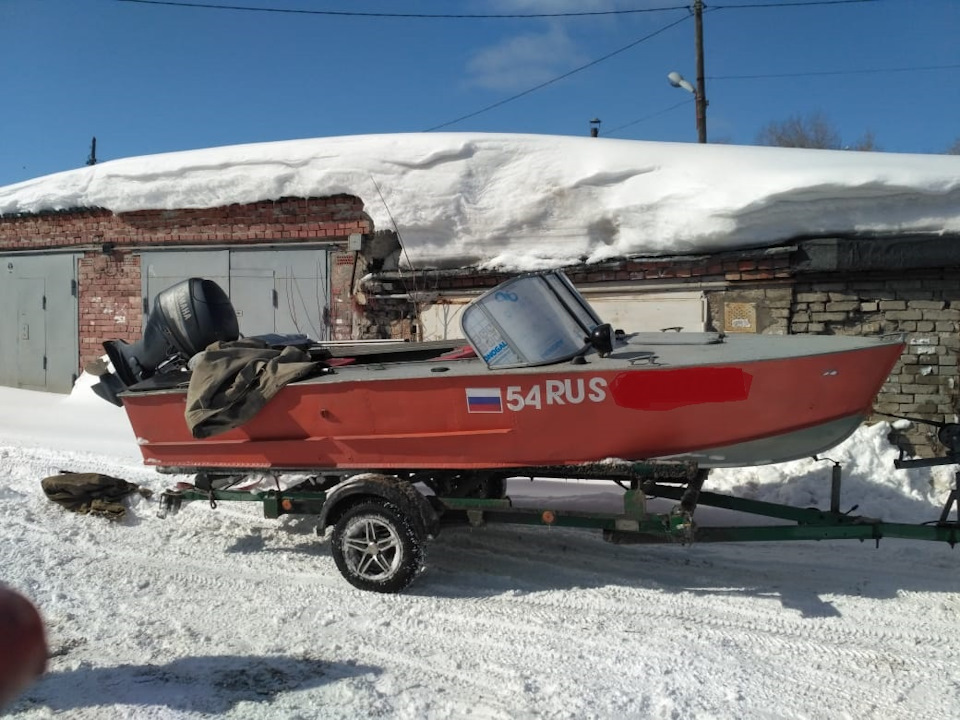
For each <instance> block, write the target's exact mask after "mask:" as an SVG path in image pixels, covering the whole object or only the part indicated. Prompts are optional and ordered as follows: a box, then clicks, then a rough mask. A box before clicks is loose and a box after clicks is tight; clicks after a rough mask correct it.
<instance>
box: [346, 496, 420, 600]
mask: <svg viewBox="0 0 960 720" xmlns="http://www.w3.org/2000/svg"><path fill="white" fill-rule="evenodd" d="M331 548H332V551H333V559H334V562H336V563H337V569H339V570H340V574H341V575H343V577H344V578H346V580H347V582H349V583H350V584H351V585H353V586H354V587H357V588H360V589H361V590H371V591H373V592H382V593H395V592H400V591H401V590H403V589H404V588H406V587H407V586H408V585H409V584H410V583H411V582H413V580H414V578H415V577H416V576H417V573H419V572H420V570H421V568H422V567H423V538H422V537H420V534H419V533H418V532H417V530H416V529H415V526H414V525H413V523H411V522H410V520H409V519H408V518H407V517H406V516H405V515H404V514H403V512H402V511H401V510H400V509H399V508H398V507H397V506H396V505H394V504H393V503H390V502H387V501H385V500H381V499H371V500H368V501H366V502H362V503H359V504H358V505H355V506H354V507H352V508H350V509H349V510H347V511H346V512H345V513H344V514H343V516H342V517H341V518H340V519H339V520H337V522H336V524H335V525H334V526H333V537H332V540H331Z"/></svg>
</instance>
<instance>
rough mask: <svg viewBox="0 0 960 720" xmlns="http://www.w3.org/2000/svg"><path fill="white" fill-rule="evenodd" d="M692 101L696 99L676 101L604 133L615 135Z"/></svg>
mask: <svg viewBox="0 0 960 720" xmlns="http://www.w3.org/2000/svg"><path fill="white" fill-rule="evenodd" d="M692 102H694V99H693V98H687V99H686V100H681V101H680V102H678V103H675V104H673V105H671V106H670V107H668V108H664V109H663V110H658V111H657V112H655V113H651V114H649V115H644V116H643V117H642V118H637V119H636V120H631V121H630V122H628V123H624V124H623V125H618V126H617V127H615V128H612V129H611V130H607V131H606V132H605V133H604V135H605V136H610V135H613V134H614V133H615V132H619V131H620V130H625V129H626V128H628V127H632V126H634V125H636V124H638V123H642V122H645V121H647V120H652V119H653V118H655V117H659V116H660V115H666V114H667V113H668V112H671V111H672V110H676V109H677V108H678V107H683V106H684V105H689V104H690V103H692Z"/></svg>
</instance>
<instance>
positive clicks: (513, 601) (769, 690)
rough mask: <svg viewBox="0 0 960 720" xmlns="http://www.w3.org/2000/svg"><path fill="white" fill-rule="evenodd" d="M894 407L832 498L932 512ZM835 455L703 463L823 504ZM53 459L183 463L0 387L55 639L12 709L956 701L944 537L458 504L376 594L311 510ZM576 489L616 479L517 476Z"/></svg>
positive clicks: (871, 707) (765, 708)
mask: <svg viewBox="0 0 960 720" xmlns="http://www.w3.org/2000/svg"><path fill="white" fill-rule="evenodd" d="M887 430H888V428H887V427H886V426H885V425H877V426H873V427H870V428H863V429H861V431H860V432H859V433H858V434H857V435H855V436H854V438H852V439H851V440H850V441H848V442H847V443H846V444H845V445H844V446H842V447H840V448H837V449H835V451H832V452H830V453H829V455H830V457H831V458H833V459H836V460H841V461H843V462H844V465H845V467H846V468H847V471H848V472H847V478H846V481H845V492H844V496H843V502H842V504H843V506H844V508H846V507H849V506H851V505H854V504H859V506H860V507H859V508H858V510H857V512H858V513H862V514H869V515H874V516H882V517H884V518H885V519H890V520H901V521H908V522H921V521H926V520H931V519H936V518H937V517H938V515H939V512H940V507H941V504H942V503H943V501H944V499H945V497H946V494H947V492H948V489H949V486H950V484H951V482H952V478H953V472H954V470H955V468H954V467H949V468H941V469H939V470H937V471H930V470H913V471H895V470H894V469H893V467H892V461H893V458H894V457H895V453H894V451H893V450H892V448H890V447H889V445H888V444H887V443H886V441H885V434H886V432H887ZM829 468H830V464H829V463H827V462H820V463H815V462H813V461H803V462H798V463H791V464H789V465H785V466H778V467H768V468H762V469H757V470H750V471H732V470H731V471H715V472H714V474H713V475H712V476H711V482H710V489H714V490H726V491H732V492H736V493H737V494H740V495H744V496H749V497H754V498H760V499H771V500H780V501H789V502H795V503H797V504H799V505H804V506H807V505H813V504H817V505H819V506H821V507H825V506H826V505H827V503H828V498H829V487H830V482H829V477H830V474H829ZM61 469H70V470H77V471H101V472H106V473H109V474H112V475H116V476H119V477H123V478H126V479H128V480H131V481H134V482H137V483H140V484H143V485H147V486H149V487H150V488H152V489H154V490H157V491H159V490H161V489H162V488H164V487H165V486H167V485H169V484H171V483H172V482H173V481H174V480H175V479H176V478H171V477H169V476H161V475H157V474H155V473H154V472H153V471H152V470H148V469H146V468H143V467H142V466H141V464H140V456H139V451H138V449H137V446H136V444H135V442H134V438H133V434H132V432H131V431H130V429H129V428H128V426H127V424H126V419H125V416H124V415H123V412H122V410H120V409H118V408H115V407H113V406H110V405H108V404H107V403H105V402H102V401H100V400H98V399H96V398H95V397H93V396H92V394H91V393H90V392H89V390H88V389H87V388H86V387H83V386H81V387H78V388H77V389H76V390H75V392H74V394H73V395H71V396H69V397H68V396H60V395H51V394H43V393H35V392H29V391H23V390H15V389H7V388H0V567H2V568H3V570H2V576H0V577H2V581H3V582H4V583H5V584H7V585H9V586H11V587H13V588H15V589H17V590H19V591H20V592H22V593H24V594H25V595H27V596H28V597H30V598H31V599H32V600H33V601H34V602H35V603H36V604H37V606H38V607H39V608H40V609H41V611H42V613H43V615H44V618H45V621H46V624H47V629H48V636H49V637H48V639H49V643H50V646H51V650H52V658H51V662H50V667H49V671H48V673H47V674H46V676H45V677H43V678H42V679H41V680H40V681H39V682H38V683H37V684H35V685H34V686H33V687H32V688H30V689H29V690H27V691H26V693H25V694H24V695H22V696H21V697H20V699H19V700H17V701H15V703H14V704H13V705H12V706H11V707H9V708H8V709H7V713H8V716H9V717H12V718H24V719H26V718H48V717H55V716H56V717H69V718H104V719H106V718H109V719H111V720H113V719H114V718H202V717H210V716H214V715H215V716H217V717H222V718H360V717H396V718H461V717H477V718H504V719H506V718H628V717H633V718H743V717H750V718H831V719H832V718H858V719H859V718H884V720H886V719H888V718H913V717H916V718H930V717H958V716H960V650H958V649H957V647H956V645H955V644H954V643H955V642H956V628H957V617H958V614H960V580H958V569H960V555H958V554H957V551H956V550H951V549H950V548H949V547H948V546H947V545H945V544H934V543H929V544H924V543H919V542H908V541H898V540H885V541H883V542H882V543H881V544H880V547H879V548H874V546H873V544H872V543H859V542H855V541H835V542H821V543H816V542H799V543H780V544H775V543H757V544H742V545H722V544H713V545H706V544H701V545H694V546H691V547H688V546H623V547H621V546H613V545H608V544H605V543H603V542H602V540H601V539H600V537H599V536H598V535H597V534H596V533H593V532H589V531H577V530H565V529H544V528H525V527H521V526H491V527H487V528H484V529H466V528H464V529H454V530H449V531H448V530H445V531H444V532H443V533H441V535H440V536H439V537H438V538H437V539H436V540H435V541H433V542H432V543H431V544H430V545H429V546H428V555H427V569H426V571H425V573H424V574H423V575H422V576H421V577H420V578H418V580H417V582H416V583H415V584H414V585H413V586H412V587H411V588H410V589H409V590H408V591H407V592H406V593H404V594H401V595H377V594H373V593H364V592H361V591H359V590H355V589H354V588H352V587H351V586H350V585H348V584H347V583H346V581H345V580H343V579H342V578H341V577H340V575H339V574H338V572H337V570H336V568H335V566H334V562H333V560H332V558H331V556H330V552H329V547H328V545H327V543H326V541H324V540H322V539H319V538H317V536H316V535H315V533H314V523H313V522H312V521H311V519H310V518H305V517H285V518H282V519H280V520H268V519H264V518H263V517H262V516H261V510H260V508H259V506H257V505H256V504H255V503H249V504H247V503H222V504H221V505H220V506H219V508H218V509H216V510H211V509H210V508H209V507H207V506H206V505H205V504H204V503H199V502H197V503H192V504H189V505H187V506H185V507H184V508H183V510H182V511H181V513H180V514H179V515H178V516H176V517H171V518H167V519H165V520H161V519H159V518H157V517H156V509H157V505H156V500H155V499H153V500H146V499H143V498H139V497H136V498H135V499H133V500H131V502H130V510H129V512H128V516H127V517H126V518H125V519H124V520H123V521H121V522H119V523H111V522H109V521H106V520H103V519H99V518H95V517H87V516H79V515H74V514H71V513H69V512H66V511H65V510H63V509H62V508H61V507H60V506H58V505H56V504H54V503H52V502H50V501H48V500H47V499H46V498H45V497H44V495H43V493H42V492H41V489H40V479H41V478H43V477H45V476H47V475H50V474H54V473H56V472H57V471H59V470H61ZM571 492H590V493H591V496H590V498H589V500H590V503H591V504H593V505H601V504H603V503H609V502H615V501H616V500H617V498H616V494H617V491H616V488H615V487H609V488H608V487H607V486H600V487H599V488H598V487H596V486H590V485H584V484H576V483H567V484H562V483H556V482H554V481H543V482H541V481H537V482H532V483H531V482H530V481H512V482H511V487H510V494H511V495H513V496H516V497H517V498H520V497H523V496H530V495H533V494H538V495H540V496H545V495H547V496H549V495H555V496H558V497H559V496H561V495H570V494H571ZM558 502H559V500H558ZM723 519H724V518H722V517H720V513H719V512H716V511H715V512H714V513H710V514H705V516H704V517H703V518H701V520H702V521H706V520H710V521H714V520H723ZM0 644H2V639H0Z"/></svg>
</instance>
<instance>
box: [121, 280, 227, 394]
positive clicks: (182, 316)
mask: <svg viewBox="0 0 960 720" xmlns="http://www.w3.org/2000/svg"><path fill="white" fill-rule="evenodd" d="M239 337H240V328H239V325H238V324H237V314H236V311H235V310H234V308H233V304H232V303H231V302H230V298H229V297H228V296H227V294H226V293H225V292H224V291H223V288H221V287H220V286H219V285H218V284H217V283H215V282H214V281H213V280H204V279H202V278H190V279H188V280H184V281H183V282H180V283H177V284H176V285H173V286H172V287H169V288H167V289H166V290H163V291H161V292H160V293H158V294H157V296H156V298H155V299H154V301H153V308H152V310H151V311H150V314H149V316H148V317H147V321H146V324H145V326H144V329H143V338H142V339H141V340H140V341H139V342H135V343H127V342H125V341H123V340H108V341H106V342H104V343H103V347H104V349H105V350H106V351H107V356H108V357H109V358H110V362H111V363H112V364H113V368H114V373H115V374H116V376H117V377H118V378H119V379H120V380H121V381H122V382H123V384H124V385H125V386H127V387H129V386H130V385H134V384H136V383H138V382H140V381H142V380H146V379H147V378H149V377H152V376H153V375H154V374H155V373H156V371H157V368H158V367H160V365H161V364H163V363H165V362H167V361H168V360H180V361H182V362H184V363H185V362H187V361H188V360H189V359H190V358H191V357H193V356H194V355H195V354H197V353H198V352H200V351H201V350H204V349H205V348H206V347H207V346H208V345H210V344H211V343H214V342H217V341H232V340H236V339H237V338H239Z"/></svg>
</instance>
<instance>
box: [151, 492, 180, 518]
mask: <svg viewBox="0 0 960 720" xmlns="http://www.w3.org/2000/svg"><path fill="white" fill-rule="evenodd" d="M182 504H183V493H182V492H180V491H179V490H164V491H163V492H162V493H160V507H159V509H158V510H157V517H158V518H161V519H163V518H165V517H167V515H176V514H177V513H178V512H180V506H181V505H182Z"/></svg>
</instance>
